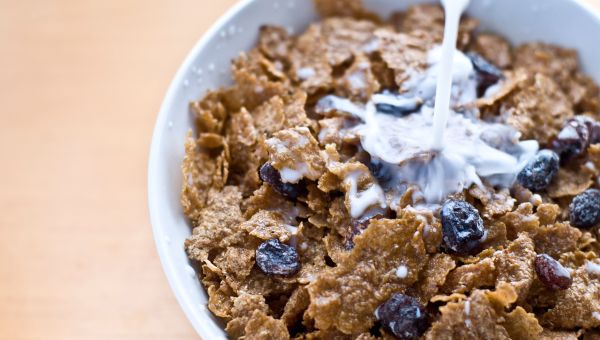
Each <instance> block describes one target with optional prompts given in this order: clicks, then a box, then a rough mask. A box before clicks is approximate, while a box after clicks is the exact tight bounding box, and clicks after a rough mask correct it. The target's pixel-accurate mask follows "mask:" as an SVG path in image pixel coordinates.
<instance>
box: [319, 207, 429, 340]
mask: <svg viewBox="0 0 600 340" xmlns="http://www.w3.org/2000/svg"><path fill="white" fill-rule="evenodd" d="M422 228H423V224H422V223H421V222H419V221H418V220H417V219H416V216H415V215H414V214H411V213H409V212H405V213H404V214H403V216H401V217H400V219H397V220H378V221H373V222H371V225H370V226H369V228H368V229H367V230H365V232H364V233H362V234H361V235H359V236H357V237H356V238H355V239H354V243H355V246H354V248H353V249H352V252H351V253H350V254H349V255H348V256H347V257H344V258H343V259H342V262H341V263H340V264H339V265H338V266H337V267H335V268H332V269H328V270H327V271H325V272H323V273H321V274H320V275H319V276H318V278H317V280H316V281H315V282H312V283H311V284H309V285H308V292H309V294H310V297H311V304H310V306H309V308H308V311H307V313H308V314H309V315H310V316H311V317H313V318H314V319H315V325H316V326H317V327H318V328H320V329H330V328H337V329H339V330H340V331H342V332H344V333H347V334H352V333H360V332H364V331H367V330H368V329H369V328H370V327H371V325H372V324H373V322H374V315H373V312H374V311H375V308H376V307H377V306H378V305H379V304H381V303H382V302H383V301H385V299H386V298H387V297H389V296H390V295H391V293H392V292H393V291H399V290H402V289H406V288H407V287H408V286H409V285H410V284H411V283H414V282H415V281H416V280H417V276H418V273H419V271H420V270H421V269H422V267H423V263H422V262H421V261H420V259H422V258H423V257H424V256H425V247H424V244H423V241H422V239H421V238H420V237H418V235H417V236H415V232H416V231H418V230H419V229H422ZM399 265H404V266H406V267H407V268H408V276H407V277H406V278H404V279H402V280H400V279H399V278H398V277H397V276H396V275H395V271H396V268H397V267H398V266H399ZM358 320H360V322H359V321H358Z"/></svg>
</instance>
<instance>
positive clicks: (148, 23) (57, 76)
mask: <svg viewBox="0 0 600 340" xmlns="http://www.w3.org/2000/svg"><path fill="white" fill-rule="evenodd" d="M588 1H593V2H594V4H595V5H597V6H598V8H600V0H588ZM234 2H235V0H173V1H167V0H162V1H161V0H119V1H117V0H103V1H100V0H45V1H43V0H20V1H9V0H0V79H1V81H0V105H1V106H0V107H1V109H0V119H1V120H0V159H1V165H0V339H11V340H15V339H17V340H19V339H196V338H197V336H196V335H195V333H194V331H193V329H192V328H191V326H190V325H189V323H188V322H187V320H186V319H185V316H184V315H183V313H182V312H181V310H180V309H179V306H178V305H177V302H176V301H175V298H174V297H173V294H172V293H171V291H170V289H169V287H168V285H167V281H166V279H165V277H164V275H163V273H162V269H161V267H160V264H159V261H158V257H157V253H156V251H155V249H154V243H153V239H152V234H151V229H150V224H149V221H148V213H147V208H146V163H147V157H148V149H149V144H150V137H151V132H152V128H153V124H154V120H155V117H156V114H157V112H158V108H159V106H160V103H161V101H162V98H163V95H164V93H165V91H166V89H167V87H168V85H169V82H170V80H171V78H172V76H173V75H174V73H175V71H176V69H177V68H178V66H179V64H180V63H181V61H182V60H183V58H184V56H185V55H186V53H187V52H188V51H189V50H190V49H191V47H192V46H193V44H194V43H195V41H196V40H197V39H198V38H199V37H200V36H201V35H202V33H203V32H204V31H205V30H206V29H207V28H208V27H209V26H210V25H211V24H212V23H213V22H214V21H215V20H216V19H217V18H218V17H219V16H220V15H221V14H222V13H223V12H224V11H225V10H226V9H227V8H229V7H230V6H231V5H232V4H233V3H234Z"/></svg>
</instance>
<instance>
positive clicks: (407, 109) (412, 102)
mask: <svg viewBox="0 0 600 340" xmlns="http://www.w3.org/2000/svg"><path fill="white" fill-rule="evenodd" d="M380 96H382V97H381V98H386V97H383V96H385V95H380ZM422 104H423V102H422V100H421V99H419V98H403V97H402V98H397V97H390V98H389V100H382V101H381V102H378V103H376V104H375V108H376V109H377V112H379V113H384V114H388V115H392V116H396V117H405V116H408V115H410V114H412V113H415V112H417V111H419V109H420V108H421V105H422Z"/></svg>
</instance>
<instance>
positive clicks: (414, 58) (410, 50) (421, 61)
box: [375, 29, 433, 87]
mask: <svg viewBox="0 0 600 340" xmlns="http://www.w3.org/2000/svg"><path fill="white" fill-rule="evenodd" d="M375 36H376V37H377V39H378V41H379V44H378V46H379V53H380V54H381V57H382V59H383V61H385V63H386V64H387V66H388V67H389V68H390V69H392V70H394V73H395V81H396V84H397V85H398V86H400V87H402V83H404V82H405V81H406V80H407V79H408V78H409V71H411V72H415V70H416V71H417V72H422V71H423V70H424V69H425V67H426V66H427V65H426V60H427V50H428V49H429V47H430V46H431V45H432V44H433V42H429V43H427V45H424V44H423V40H422V38H423V36H413V35H408V34H405V33H395V32H393V31H391V30H388V29H380V30H378V31H376V32H375Z"/></svg>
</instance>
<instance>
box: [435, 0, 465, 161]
mask: <svg viewBox="0 0 600 340" xmlns="http://www.w3.org/2000/svg"><path fill="white" fill-rule="evenodd" d="M469 1H470V0H442V5H444V11H445V14H446V22H445V26H444V41H443V43H442V60H441V62H440V63H441V66H440V73H439V75H438V79H437V91H436V95H435V115H434V117H435V118H434V121H433V143H432V145H431V147H432V149H433V150H437V151H440V150H442V149H443V148H444V130H445V129H446V124H447V123H448V115H449V114H450V92H451V89H452V66H453V63H452V61H453V60H454V51H455V50H456V40H457V37H458V28H459V24H460V17H461V15H462V13H463V12H464V11H465V9H466V8H467V6H468V5H469Z"/></svg>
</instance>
